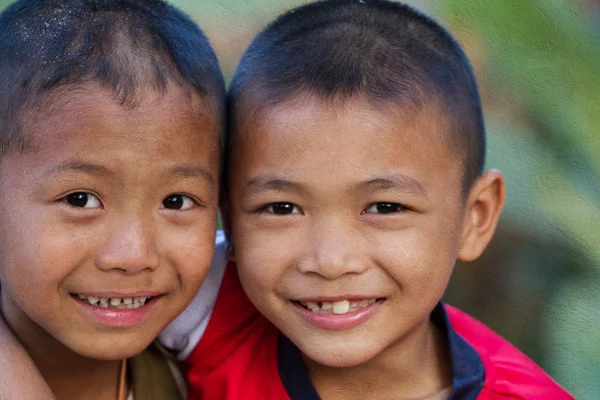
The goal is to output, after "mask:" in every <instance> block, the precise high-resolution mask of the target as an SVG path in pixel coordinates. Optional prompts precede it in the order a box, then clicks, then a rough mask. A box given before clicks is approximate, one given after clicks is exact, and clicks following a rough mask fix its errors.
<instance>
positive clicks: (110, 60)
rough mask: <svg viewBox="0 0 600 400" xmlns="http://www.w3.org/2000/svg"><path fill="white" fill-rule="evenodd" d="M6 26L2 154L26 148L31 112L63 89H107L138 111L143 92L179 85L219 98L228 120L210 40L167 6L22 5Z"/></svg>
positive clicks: (129, 1)
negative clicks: (25, 119)
mask: <svg viewBox="0 0 600 400" xmlns="http://www.w3.org/2000/svg"><path fill="white" fill-rule="evenodd" d="M0 27H2V29H0V76H1V77H2V79H1V80H0V156H1V155H2V154H4V153H5V152H6V151H7V150H8V149H12V148H18V149H22V148H23V147H25V138H23V137H22V134H21V131H22V121H21V119H22V113H23V111H24V110H28V109H31V108H32V107H34V106H37V105H39V103H40V99H42V98H43V97H44V94H46V93H48V92H49V91H50V90H52V89H54V88H57V87H59V86H61V85H81V84H87V83H90V82H94V83H99V84H101V85H103V86H106V87H107V88H110V89H112V90H113V91H114V93H115V95H116V96H117V98H119V99H120V101H121V103H122V104H123V106H129V107H134V106H135V104H136V101H138V100H139V99H137V98H136V96H135V94H136V92H138V91H140V89H141V88H147V87H148V86H150V87H152V88H155V89H158V90H165V89H166V87H167V85H168V84H169V83H170V82H177V83H179V84H181V85H189V86H190V92H189V93H190V94H191V93H193V92H196V93H198V94H199V95H200V96H202V97H207V98H210V99H214V101H215V103H216V105H217V106H218V110H219V111H218V112H220V113H221V116H222V120H224V115H225V107H224V103H225V84H224V80H223V76H222V73H221V70H220V68H219V63H218V60H217V57H216V55H215V53H214V51H213V49H212V47H211V46H210V44H209V42H208V39H207V38H206V36H205V35H204V33H203V32H202V30H201V29H200V28H199V27H198V25H196V23H194V22H193V21H192V20H191V19H190V18H189V17H188V16H187V15H186V14H184V13H183V12H181V11H179V10H177V9H176V8H174V7H172V6H170V5H168V4H167V3H165V2H164V1H162V0H19V1H17V2H15V3H13V4H11V5H10V6H9V7H7V8H6V9H5V10H4V11H3V12H2V13H1V14H0ZM138 97H139V96H138Z"/></svg>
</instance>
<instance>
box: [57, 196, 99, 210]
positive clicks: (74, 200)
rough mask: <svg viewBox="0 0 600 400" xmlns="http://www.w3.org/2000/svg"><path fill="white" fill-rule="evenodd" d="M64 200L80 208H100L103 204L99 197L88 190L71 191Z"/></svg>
mask: <svg viewBox="0 0 600 400" xmlns="http://www.w3.org/2000/svg"><path fill="white" fill-rule="evenodd" d="M64 201H65V202H66V203H68V204H69V205H71V206H73V207H78V208H99V207H101V206H102V203H101V202H100V199H98V197H96V196H94V195H93V194H91V193H86V192H76V193H71V194H69V195H67V196H65V197H64Z"/></svg>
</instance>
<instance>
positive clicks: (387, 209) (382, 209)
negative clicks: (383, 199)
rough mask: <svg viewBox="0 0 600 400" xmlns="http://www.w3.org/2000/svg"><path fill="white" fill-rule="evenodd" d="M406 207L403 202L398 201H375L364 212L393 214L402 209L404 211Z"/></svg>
mask: <svg viewBox="0 0 600 400" xmlns="http://www.w3.org/2000/svg"><path fill="white" fill-rule="evenodd" d="M404 210H406V208H405V207H404V206H403V205H402V204H398V203H373V204H370V205H369V207H367V209H366V210H364V211H363V212H362V213H363V214H365V213H371V214H392V213H397V212H400V211H404Z"/></svg>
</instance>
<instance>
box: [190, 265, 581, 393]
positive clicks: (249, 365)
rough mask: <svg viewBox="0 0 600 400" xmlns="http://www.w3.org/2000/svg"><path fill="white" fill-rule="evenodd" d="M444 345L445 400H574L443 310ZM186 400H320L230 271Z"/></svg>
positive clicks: (292, 350) (438, 318)
mask: <svg viewBox="0 0 600 400" xmlns="http://www.w3.org/2000/svg"><path fill="white" fill-rule="evenodd" d="M431 318H432V320H433V322H434V323H436V324H437V325H438V326H439V327H440V328H441V329H442V330H443V331H444V332H445V333H446V336H447V339H448V344H449V349H450V355H451V360H452V375H453V380H452V394H451V395H450V399H452V400H455V399H461V400H462V399H478V400H496V399H527V400H542V399H544V400H572V399H574V397H573V396H571V395H570V394H568V393H567V392H566V391H565V390H564V389H563V388H561V387H560V386H559V385H558V384H557V383H556V382H554V381H553V380H552V378H550V377H549V376H548V375H547V374H546V373H545V372H544V371H543V370H542V369H541V368H540V367H539V366H537V365H536V364H535V363H534V362H533V361H532V360H530V359H529V358H528V357H527V356H525V355H524V354H523V353H521V352H520V351H519V350H517V349H516V348H515V347H514V346H512V345H511V344H510V343H508V342H507V341H506V340H504V339H503V338H501V337H500V336H498V335H497V334H495V333H494V332H492V331H491V330H490V329H488V328H487V327H485V326H484V325H483V324H482V323H480V322H478V321H477V320H475V319H474V318H472V317H470V316H468V315H467V314H465V313H463V312H461V311H459V310H457V309H456V308H453V307H451V306H448V305H445V304H443V303H440V304H439V305H438V306H437V307H436V309H435V310H434V311H433V312H432V316H431ZM186 370H187V372H186V377H187V382H188V385H189V395H188V399H190V400H199V399H226V400H239V399H265V400H271V399H272V400H292V399H293V400H319V399H320V397H319V396H318V394H317V392H316V390H315V389H314V387H313V385H312V383H311V382H310V379H309V378H308V374H307V371H306V369H305V367H304V364H303V363H302V359H301V357H300V352H299V351H298V349H297V348H296V347H295V346H294V345H293V344H292V343H291V342H290V341H289V340H288V339H287V338H285V336H283V335H282V334H280V333H279V331H278V330H277V329H276V328H275V327H274V326H273V325H271V324H270V323H269V321H268V320H267V319H266V318H264V317H263V316H262V315H261V314H260V313H259V312H258V311H257V310H256V308H254V306H253V305H252V303H251V302H250V301H249V300H248V298H247V297H246V295H245V293H244V291H243V289H242V287H241V285H240V282H239V279H238V276H237V270H236V268H235V265H234V264H229V265H227V267H226V270H225V272H224V274H223V275H222V284H221V286H220V289H219V292H218V296H217V298H216V304H214V310H213V312H212V315H210V320H209V322H208V325H207V326H206V328H205V330H204V331H203V335H202V337H201V339H200V341H199V342H198V343H197V345H196V346H195V347H194V348H193V350H192V352H191V354H190V355H189V357H188V358H187V361H186Z"/></svg>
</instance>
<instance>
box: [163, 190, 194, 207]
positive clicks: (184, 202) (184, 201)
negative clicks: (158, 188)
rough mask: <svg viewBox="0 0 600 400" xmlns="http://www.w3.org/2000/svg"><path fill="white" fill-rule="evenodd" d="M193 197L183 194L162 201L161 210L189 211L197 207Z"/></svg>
mask: <svg viewBox="0 0 600 400" xmlns="http://www.w3.org/2000/svg"><path fill="white" fill-rule="evenodd" d="M196 204H197V203H196V201H194V200H193V199H192V198H191V197H189V196H185V195H183V194H174V195H171V196H169V197H167V198H166V199H164V200H163V201H162V204H161V208H166V209H168V210H189V209H190V208H192V207H194V206H195V205H196Z"/></svg>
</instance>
